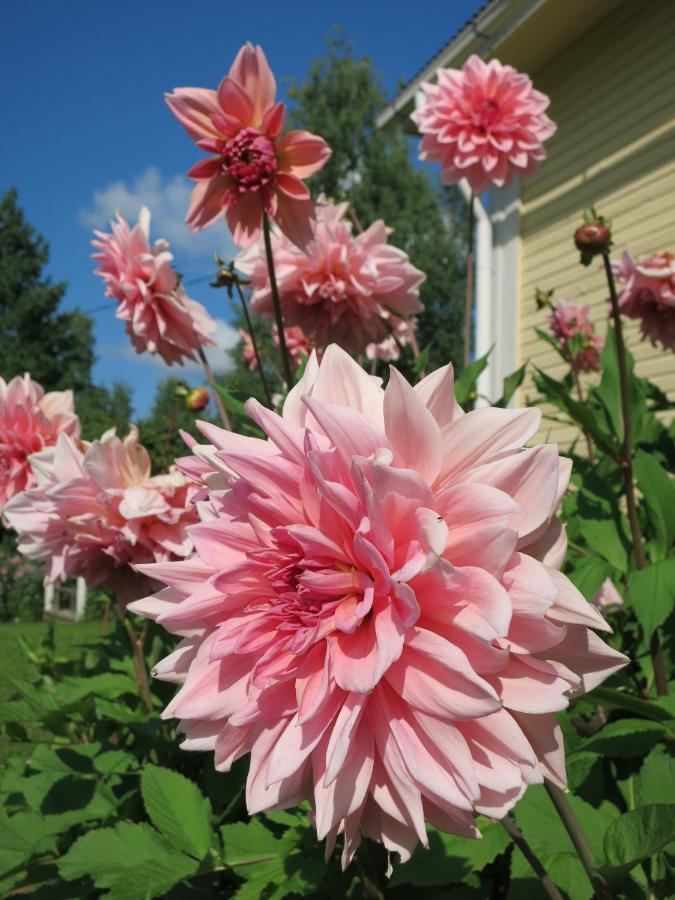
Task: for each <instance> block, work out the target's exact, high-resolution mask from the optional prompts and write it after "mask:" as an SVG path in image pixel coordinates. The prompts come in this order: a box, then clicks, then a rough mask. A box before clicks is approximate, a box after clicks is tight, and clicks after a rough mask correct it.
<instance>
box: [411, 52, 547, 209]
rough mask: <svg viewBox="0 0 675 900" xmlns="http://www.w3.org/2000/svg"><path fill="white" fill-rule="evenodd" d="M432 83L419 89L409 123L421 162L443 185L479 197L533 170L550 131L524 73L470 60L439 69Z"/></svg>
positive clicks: (542, 101)
mask: <svg viewBox="0 0 675 900" xmlns="http://www.w3.org/2000/svg"><path fill="white" fill-rule="evenodd" d="M436 79H437V80H436V83H434V84H432V83H431V82H424V83H423V85H422V89H423V92H424V100H423V101H422V102H421V104H420V105H419V106H418V107H417V109H416V110H415V112H414V113H413V114H412V119H413V121H414V122H415V124H416V125H417V127H418V129H419V131H420V134H421V135H422V142H421V144H420V158H421V159H423V160H427V161H429V162H435V163H440V166H441V181H442V182H443V184H454V183H455V182H457V181H460V179H462V178H466V179H467V181H468V182H469V185H470V186H471V190H472V191H473V193H474V194H480V193H481V192H482V191H484V190H486V189H487V188H488V187H490V185H492V184H494V185H496V186H497V187H500V188H501V187H505V186H506V185H507V184H508V183H509V182H510V181H511V179H512V177H513V176H514V175H531V174H532V173H533V172H536V170H537V168H538V166H539V163H540V162H541V160H542V159H544V158H545V156H546V153H545V152H544V147H543V144H544V141H546V140H548V139H549V138H550V137H551V136H552V135H553V134H554V133H555V130H556V126H555V125H554V123H553V122H552V121H551V120H550V119H549V117H548V116H547V115H546V113H545V110H546V109H547V108H548V106H549V102H550V101H549V99H548V97H547V96H546V95H545V94H542V93H541V92H540V91H537V90H535V89H534V88H533V87H532V82H531V81H530V79H529V78H528V77H527V75H524V74H522V73H521V72H517V71H516V70H515V69H514V68H513V67H512V66H505V65H503V64H502V63H500V62H499V60H497V59H492V60H490V62H488V63H486V62H484V61H483V60H482V59H481V58H480V57H479V56H471V57H470V58H469V59H468V60H467V62H466V63H465V64H464V67H463V68H462V69H439V70H438V72H437V73H436Z"/></svg>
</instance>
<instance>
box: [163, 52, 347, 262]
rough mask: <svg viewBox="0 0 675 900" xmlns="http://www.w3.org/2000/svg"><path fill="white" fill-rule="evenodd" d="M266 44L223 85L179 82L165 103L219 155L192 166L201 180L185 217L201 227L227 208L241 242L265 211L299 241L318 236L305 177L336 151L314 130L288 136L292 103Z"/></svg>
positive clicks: (245, 57)
mask: <svg viewBox="0 0 675 900" xmlns="http://www.w3.org/2000/svg"><path fill="white" fill-rule="evenodd" d="M275 94H276V81H275V79H274V75H273V74H272V71H271V69H270V67H269V65H268V62H267V58H266V57H265V54H264V53H263V51H262V48H261V47H254V46H253V45H252V44H245V45H244V46H243V47H242V48H241V50H240V51H239V53H238V54H237V57H236V59H235V61H234V62H233V63H232V68H231V69H230V71H229V74H228V75H227V76H226V77H225V78H223V80H222V81H221V83H220V85H219V87H218V90H217V91H214V90H208V89H206V88H176V90H175V91H174V92H173V93H171V94H167V97H166V102H167V103H168V105H169V108H170V109H171V112H172V113H173V114H174V115H175V117H176V118H177V119H178V121H179V122H180V123H181V125H183V127H184V128H185V130H186V131H187V133H188V134H189V135H190V137H191V138H192V139H193V140H194V141H195V143H196V144H197V146H198V147H199V148H200V149H201V150H205V151H206V152H207V153H210V154H212V155H211V156H210V157H209V158H208V159H205V160H203V161H202V162H199V163H197V165H195V166H193V168H192V169H190V171H189V172H188V175H189V177H190V178H192V179H193V180H194V181H196V182H197V185H196V187H195V188H194V190H193V192H192V198H191V201H190V208H189V210H188V214H187V219H186V222H187V224H188V226H189V227H190V228H191V229H193V230H195V231H197V230H199V229H201V228H205V227H206V226H207V225H210V224H211V223H212V222H214V221H215V220H216V219H218V218H219V217H220V216H221V215H222V214H223V213H225V217H226V219H227V224H228V226H229V228H230V230H231V231H232V235H233V237H234V240H235V243H237V244H240V245H241V246H248V245H249V244H251V243H252V242H253V241H255V239H256V237H257V236H258V234H259V232H260V229H261V227H262V220H263V215H266V216H269V217H270V218H271V219H274V221H275V222H276V223H277V225H278V226H279V228H280V229H281V230H282V231H283V233H284V234H285V235H286V236H287V237H288V238H289V239H290V240H291V241H293V242H294V243H296V244H298V245H299V246H302V245H304V244H305V243H306V242H307V241H308V240H309V238H310V236H311V231H310V220H311V217H312V210H313V204H312V202H311V199H310V193H309V190H308V188H307V186H306V185H305V183H304V179H306V178H308V177H309V176H310V175H313V174H314V173H315V172H318V171H319V169H321V167H322V166H323V165H324V164H325V162H326V160H327V159H328V157H329V156H330V149H329V148H328V145H327V144H326V142H325V141H324V140H323V139H322V138H320V137H317V136H316V135H314V134H310V133H309V132H308V131H291V132H289V133H288V134H286V135H284V136H281V130H282V128H283V124H284V117H285V106H284V104H283V103H275Z"/></svg>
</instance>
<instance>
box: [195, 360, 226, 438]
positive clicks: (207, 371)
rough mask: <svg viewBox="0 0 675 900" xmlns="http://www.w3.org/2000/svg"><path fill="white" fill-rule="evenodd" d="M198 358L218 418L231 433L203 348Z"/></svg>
mask: <svg viewBox="0 0 675 900" xmlns="http://www.w3.org/2000/svg"><path fill="white" fill-rule="evenodd" d="M199 358H200V360H201V363H202V366H203V368H204V374H205V375H206V380H207V381H208V383H209V384H210V385H211V387H212V388H213V397H214V400H215V401H216V407H217V409H218V415H219V416H220V421H221V422H222V423H223V426H224V427H225V428H227V430H228V431H232V425H231V424H230V417H229V416H228V414H227V411H226V409H225V407H224V406H223V401H222V399H221V397H220V394H219V393H218V385H217V384H216V379H215V376H214V374H213V369H212V368H211V366H210V365H209V361H208V360H207V358H206V354H205V353H204V348H203V347H201V346H200V348H199Z"/></svg>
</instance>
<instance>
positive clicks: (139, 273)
mask: <svg viewBox="0 0 675 900" xmlns="http://www.w3.org/2000/svg"><path fill="white" fill-rule="evenodd" d="M110 225H111V227H112V234H108V233H106V232H103V231H96V232H94V234H95V235H96V238H97V240H95V241H92V245H93V246H94V247H95V248H96V251H97V252H96V253H94V254H92V258H93V259H94V260H96V262H97V263H98V265H99V268H98V269H96V274H97V275H100V276H101V278H102V279H103V281H104V282H105V285H106V296H108V297H112V298H113V299H114V300H117V303H118V306H117V313H116V315H117V318H118V319H122V321H123V322H125V323H126V331H127V334H128V335H129V337H130V338H131V343H132V344H133V345H134V349H135V350H136V352H137V353H143V352H144V351H145V350H149V351H150V353H157V354H159V356H161V357H162V359H163V360H164V362H165V363H167V365H169V366H170V365H171V364H172V363H178V364H179V365H182V363H183V361H184V359H199V356H198V353H199V348H200V347H206V346H214V343H215V342H214V341H213V339H212V338H211V337H210V335H211V334H212V333H213V332H214V331H215V329H216V323H215V322H214V321H213V319H212V318H211V316H210V315H209V314H208V313H207V311H206V310H205V309H204V307H203V306H202V305H201V303H197V301H196V300H191V299H190V298H189V297H188V295H187V294H186V293H185V288H184V287H183V286H182V284H181V283H180V280H179V278H178V275H177V274H176V272H175V270H174V268H173V264H172V260H173V255H172V254H171V253H170V252H169V244H168V242H167V241H165V240H157V241H155V242H154V243H153V244H152V245H151V244H150V211H149V210H148V209H146V208H145V207H144V208H143V209H142V210H141V212H140V215H139V218H138V223H137V224H136V225H134V227H133V228H130V227H129V224H128V222H127V221H126V219H125V218H124V216H123V215H121V214H120V213H118V214H117V221H116V222H111V223H110Z"/></svg>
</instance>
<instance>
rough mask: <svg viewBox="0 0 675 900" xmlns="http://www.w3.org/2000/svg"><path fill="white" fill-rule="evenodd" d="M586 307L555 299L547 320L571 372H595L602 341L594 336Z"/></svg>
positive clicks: (598, 336) (597, 370) (588, 309)
mask: <svg viewBox="0 0 675 900" xmlns="http://www.w3.org/2000/svg"><path fill="white" fill-rule="evenodd" d="M590 310H591V308H590V306H589V305H588V304H587V303H586V304H580V303H576V302H575V301H573V300H558V301H557V302H556V303H554V304H553V305H552V307H551V312H550V314H549V317H548V322H549V326H550V328H551V331H552V332H553V336H554V337H555V339H556V341H557V342H558V344H559V345H560V347H561V349H562V350H563V351H564V352H565V354H566V355H567V356H568V357H569V362H570V365H571V366H572V368H573V369H574V371H575V372H599V371H600V351H601V350H602V347H603V344H604V341H603V339H602V338H601V337H600V335H598V334H596V333H595V330H594V328H593V323H592V322H591V319H590Z"/></svg>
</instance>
